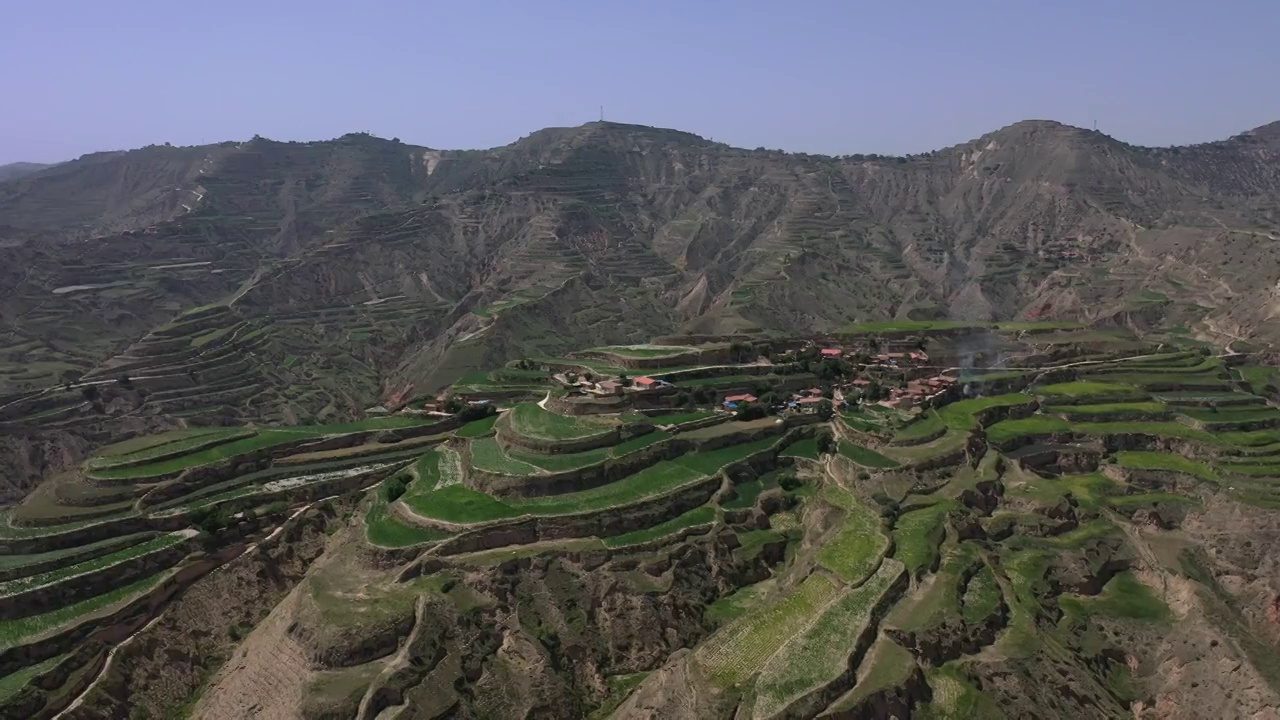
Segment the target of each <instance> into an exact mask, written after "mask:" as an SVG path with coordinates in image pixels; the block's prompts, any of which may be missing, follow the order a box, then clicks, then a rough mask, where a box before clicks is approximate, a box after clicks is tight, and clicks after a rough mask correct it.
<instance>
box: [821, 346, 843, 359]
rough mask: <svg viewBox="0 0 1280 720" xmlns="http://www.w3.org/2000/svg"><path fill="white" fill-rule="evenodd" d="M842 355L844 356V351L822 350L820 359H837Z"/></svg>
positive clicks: (838, 349)
mask: <svg viewBox="0 0 1280 720" xmlns="http://www.w3.org/2000/svg"><path fill="white" fill-rule="evenodd" d="M842 355H844V351H843V350H841V349H840V348H822V357H824V358H838V357H840V356H842Z"/></svg>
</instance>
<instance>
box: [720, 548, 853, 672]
mask: <svg viewBox="0 0 1280 720" xmlns="http://www.w3.org/2000/svg"><path fill="white" fill-rule="evenodd" d="M838 591H839V588H838V586H837V585H836V584H835V582H833V581H832V580H831V579H830V578H829V577H827V576H826V575H823V574H817V573H815V574H813V575H810V576H809V577H807V578H805V579H804V582H802V583H800V585H798V586H797V587H796V588H794V589H793V590H791V591H790V592H788V593H787V594H786V595H785V596H784V597H783V598H781V599H779V600H778V601H776V602H774V603H771V604H769V605H766V606H764V607H761V608H758V609H756V610H755V611H753V612H749V613H747V614H746V615H744V616H742V617H740V618H738V619H737V620H735V621H733V622H730V623H729V624H728V625H726V626H725V627H723V628H721V629H720V630H719V631H718V632H716V633H715V634H714V635H712V636H711V638H710V639H708V640H707V642H706V643H704V644H703V645H702V647H700V648H699V649H698V650H697V652H696V654H695V657H696V658H697V660H698V661H699V662H700V663H701V664H702V665H703V667H705V668H706V670H707V672H708V674H709V675H710V676H711V678H712V679H714V680H715V681H716V682H717V683H720V684H721V685H725V686H730V685H736V684H739V683H741V682H743V681H745V680H747V679H748V678H750V677H751V676H752V675H754V674H755V673H756V671H757V670H758V669H759V668H760V667H761V666H762V665H764V663H765V662H766V661H767V660H768V659H769V658H770V657H772V656H773V654H774V653H776V652H777V651H778V648H780V647H782V646H783V645H784V644H785V643H786V642H787V641H788V640H790V639H791V638H793V637H795V636H796V634H797V633H799V632H800V631H801V630H803V629H804V627H805V626H806V625H808V623H809V620H810V618H811V617H812V616H813V615H814V614H815V613H817V612H818V611H819V610H821V609H822V608H823V607H825V606H826V604H827V603H828V602H829V601H830V600H831V599H832V598H834V597H835V595H836V593H837V592H838Z"/></svg>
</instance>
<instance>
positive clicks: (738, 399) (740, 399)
mask: <svg viewBox="0 0 1280 720" xmlns="http://www.w3.org/2000/svg"><path fill="white" fill-rule="evenodd" d="M755 401H756V396H755V395H752V394H751V393H743V394H741V395H730V396H728V397H726V398H725V399H724V402H725V404H726V405H728V404H729V403H733V404H735V405H736V404H738V403H744V402H747V403H753V402H755Z"/></svg>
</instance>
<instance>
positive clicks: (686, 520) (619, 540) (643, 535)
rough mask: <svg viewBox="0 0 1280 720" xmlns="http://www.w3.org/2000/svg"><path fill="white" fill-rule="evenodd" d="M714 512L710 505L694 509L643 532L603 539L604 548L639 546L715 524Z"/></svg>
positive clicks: (638, 531)
mask: <svg viewBox="0 0 1280 720" xmlns="http://www.w3.org/2000/svg"><path fill="white" fill-rule="evenodd" d="M715 519H716V511H715V508H713V507H711V506H710V505H703V506H702V507H698V508H694V509H692V510H690V511H689V512H687V513H685V514H683V515H679V516H677V517H674V518H671V519H670V520H668V521H666V522H664V523H661V524H658V525H654V526H653V527H651V528H645V529H644V530H636V531H634V532H629V533H623V534H622V535H613V536H610V537H607V538H605V539H604V544H605V547H611V548H617V547H625V546H627V545H639V544H640V543H647V542H650V541H652V540H657V539H659V538H664V537H667V536H668V535H674V534H676V533H678V532H680V531H681V530H684V529H686V528H691V527H693V526H695V525H705V524H707V523H711V522H715Z"/></svg>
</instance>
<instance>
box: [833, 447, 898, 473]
mask: <svg viewBox="0 0 1280 720" xmlns="http://www.w3.org/2000/svg"><path fill="white" fill-rule="evenodd" d="M838 452H839V453H840V454H841V455H842V456H844V457H846V458H849V459H850V460H852V461H854V462H855V463H857V464H859V465H863V466H866V467H869V468H876V469H887V468H895V467H898V464H899V463H898V462H897V461H896V460H893V459H891V458H887V457H885V456H884V455H881V454H880V453H878V452H876V451H874V450H871V449H870V448H865V447H863V446H861V445H855V444H854V443H851V442H849V441H847V440H841V441H840V444H839V446H838Z"/></svg>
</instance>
